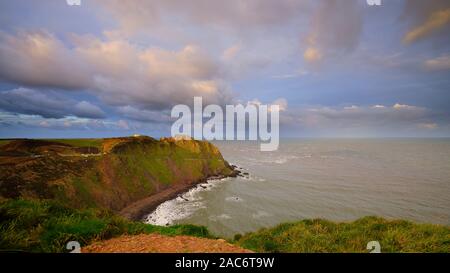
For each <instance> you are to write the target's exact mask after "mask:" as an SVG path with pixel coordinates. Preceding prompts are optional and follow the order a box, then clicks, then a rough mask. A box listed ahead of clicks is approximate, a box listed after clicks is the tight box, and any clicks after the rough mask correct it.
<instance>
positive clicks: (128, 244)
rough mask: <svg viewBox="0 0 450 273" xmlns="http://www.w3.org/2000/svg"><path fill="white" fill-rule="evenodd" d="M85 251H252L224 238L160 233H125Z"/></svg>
mask: <svg viewBox="0 0 450 273" xmlns="http://www.w3.org/2000/svg"><path fill="white" fill-rule="evenodd" d="M82 252H83V253H251V251H250V250H247V249H243V248H240V247H238V246H235V245H232V244H230V243H228V242H226V241H225V240H223V239H218V240H215V239H205V238H197V237H191V236H165V235H160V234H139V235H134V236H130V235H125V236H120V237H117V238H113V239H110V240H106V241H102V242H97V243H94V244H92V245H89V246H86V247H84V248H82Z"/></svg>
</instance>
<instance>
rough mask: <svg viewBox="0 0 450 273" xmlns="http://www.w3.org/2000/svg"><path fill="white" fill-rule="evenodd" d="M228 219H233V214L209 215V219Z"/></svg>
mask: <svg viewBox="0 0 450 273" xmlns="http://www.w3.org/2000/svg"><path fill="white" fill-rule="evenodd" d="M228 219H231V216H230V215H228V214H225V213H224V214H220V215H212V216H210V217H209V220H211V221H218V220H228Z"/></svg>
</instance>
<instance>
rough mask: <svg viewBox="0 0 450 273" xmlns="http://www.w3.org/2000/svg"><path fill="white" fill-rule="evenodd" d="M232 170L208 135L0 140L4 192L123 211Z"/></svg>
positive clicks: (1, 188)
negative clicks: (194, 137) (201, 138)
mask: <svg viewBox="0 0 450 273" xmlns="http://www.w3.org/2000/svg"><path fill="white" fill-rule="evenodd" d="M232 173H233V170H232V168H231V167H230V166H229V165H228V163H227V162H226V161H225V160H224V159H223V157H222V155H221V154H220V152H219V150H218V149H217V148H216V147H215V146H214V145H212V144H211V143H209V142H205V141H194V140H174V139H171V138H166V139H161V140H155V139H153V138H150V137H130V138H110V139H85V140H84V139H79V140H49V141H41V140H12V141H9V142H8V143H3V144H2V145H0V195H1V196H2V197H3V198H18V197H23V198H38V199H54V200H57V201H61V202H63V203H65V204H69V205H70V206H72V207H75V208H84V207H99V208H108V209H112V210H115V211H119V210H121V209H123V208H124V207H126V206H128V205H130V204H132V203H133V202H135V201H138V200H141V199H144V198H148V197H149V196H153V195H157V194H159V193H163V192H166V195H167V191H168V190H170V189H171V188H176V189H177V190H178V191H179V190H182V189H187V188H188V187H191V186H192V185H194V184H195V183H197V182H200V181H203V180H205V179H206V178H208V177H211V176H227V175H230V174H232ZM166 197H170V196H169V195H167V196H166ZM160 201H162V200H160ZM153 205H154V204H153ZM147 207H148V206H147Z"/></svg>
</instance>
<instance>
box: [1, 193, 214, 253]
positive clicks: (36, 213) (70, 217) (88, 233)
mask: <svg viewBox="0 0 450 273" xmlns="http://www.w3.org/2000/svg"><path fill="white" fill-rule="evenodd" d="M155 232H156V233H160V234H164V235H190V236H196V237H207V238H212V236H211V235H210V234H209V233H208V230H207V229H206V228H204V227H198V226H193V225H176V226H171V227H160V226H153V225H147V224H144V223H141V222H131V221H128V220H126V219H123V218H121V217H118V216H115V215H114V214H113V213H111V212H109V211H107V210H99V209H86V210H77V209H73V208H70V207H67V206H63V205H60V204H58V203H57V202H55V201H32V200H4V201H3V202H1V203H0V250H2V251H5V250H6V251H29V252H68V250H66V248H65V246H66V244H67V242H69V241H78V242H80V244H81V246H85V245H88V244H89V243H92V242H93V241H97V240H105V239H110V238H112V237H116V236H119V235H122V234H140V233H155Z"/></svg>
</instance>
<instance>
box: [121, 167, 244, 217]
mask: <svg viewBox="0 0 450 273" xmlns="http://www.w3.org/2000/svg"><path fill="white" fill-rule="evenodd" d="M229 166H230V168H231V169H232V170H233V172H232V173H231V174H229V175H213V176H209V177H206V178H203V179H200V180H197V181H194V182H193V183H179V184H174V185H171V186H170V187H169V188H167V189H164V190H162V191H160V192H158V193H156V194H153V195H151V196H148V197H146V198H144V199H141V200H138V201H136V202H134V203H132V204H130V205H128V206H126V207H125V208H123V209H122V210H121V211H120V212H119V213H118V214H119V215H120V216H122V217H124V218H127V219H129V220H133V221H141V220H143V219H144V217H145V216H146V215H148V214H150V213H151V212H152V211H154V210H155V209H156V208H157V207H158V206H159V205H161V204H162V203H164V202H166V201H169V200H172V199H174V198H177V197H178V196H180V195H182V194H183V193H186V192H188V191H189V190H191V189H192V188H195V187H196V186H197V185H198V184H202V183H206V182H207V181H208V180H209V179H223V178H227V177H238V176H243V173H242V171H240V170H239V169H240V168H239V167H237V166H235V165H229Z"/></svg>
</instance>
